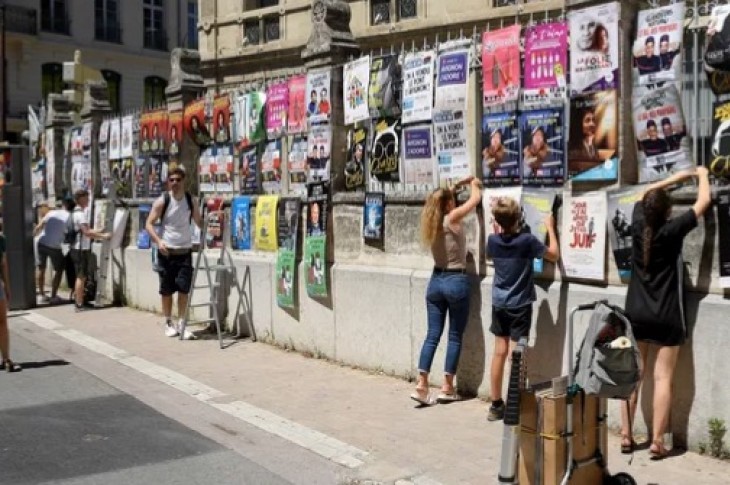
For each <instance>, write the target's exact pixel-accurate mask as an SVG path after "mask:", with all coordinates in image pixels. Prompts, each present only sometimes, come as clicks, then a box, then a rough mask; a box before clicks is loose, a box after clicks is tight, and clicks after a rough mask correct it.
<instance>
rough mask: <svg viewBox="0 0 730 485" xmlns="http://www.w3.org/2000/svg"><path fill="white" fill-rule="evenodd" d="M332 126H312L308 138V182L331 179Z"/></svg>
mask: <svg viewBox="0 0 730 485" xmlns="http://www.w3.org/2000/svg"><path fill="white" fill-rule="evenodd" d="M331 143H332V128H330V127H329V126H327V125H317V126H312V127H311V128H310V129H309V137H308V138H307V146H308V148H307V153H308V154H309V155H308V157H307V170H308V171H307V182H320V181H325V180H329V179H330V147H331Z"/></svg>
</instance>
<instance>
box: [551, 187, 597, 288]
mask: <svg viewBox="0 0 730 485" xmlns="http://www.w3.org/2000/svg"><path fill="white" fill-rule="evenodd" d="M562 229H563V230H562V231H561V234H560V237H561V241H560V250H561V259H562V261H563V266H564V268H565V275H566V276H567V277H569V278H578V279H588V280H597V281H603V280H604V279H605V277H606V275H605V264H604V263H605V258H604V254H605V251H606V194H605V193H604V192H591V193H587V194H583V195H579V196H574V195H571V194H570V192H564V193H563V225H562Z"/></svg>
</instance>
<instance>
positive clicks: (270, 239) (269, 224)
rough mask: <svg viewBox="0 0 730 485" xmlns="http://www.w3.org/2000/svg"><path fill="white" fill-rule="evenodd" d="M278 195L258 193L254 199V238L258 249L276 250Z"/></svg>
mask: <svg viewBox="0 0 730 485" xmlns="http://www.w3.org/2000/svg"><path fill="white" fill-rule="evenodd" d="M278 203H279V196H278V195H260V196H259V197H258V200H257V201H256V219H255V221H256V232H255V236H254V240H255V242H256V249H258V250H260V251H272V252H273V251H276V248H277V246H278V240H277V236H276V206H277V204H278Z"/></svg>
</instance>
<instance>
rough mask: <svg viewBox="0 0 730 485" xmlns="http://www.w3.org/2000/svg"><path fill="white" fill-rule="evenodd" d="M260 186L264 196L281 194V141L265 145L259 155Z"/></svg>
mask: <svg viewBox="0 0 730 485" xmlns="http://www.w3.org/2000/svg"><path fill="white" fill-rule="evenodd" d="M261 186H262V188H263V190H264V193H265V194H278V193H280V192H281V140H274V141H270V142H268V143H266V146H265V147H264V153H263V154H262V155H261Z"/></svg>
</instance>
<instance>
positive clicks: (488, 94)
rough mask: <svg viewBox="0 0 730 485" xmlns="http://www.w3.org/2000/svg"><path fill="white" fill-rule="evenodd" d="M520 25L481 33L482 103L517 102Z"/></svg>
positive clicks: (492, 104) (486, 104) (494, 104)
mask: <svg viewBox="0 0 730 485" xmlns="http://www.w3.org/2000/svg"><path fill="white" fill-rule="evenodd" d="M521 30H522V27H521V26H520V24H516V25H510V26H509V27H505V28H502V29H498V30H490V31H487V32H484V33H483V34H482V94H483V96H484V98H483V101H484V106H496V105H500V104H504V103H506V102H510V101H517V99H518V97H519V93H520V31H521Z"/></svg>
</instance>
